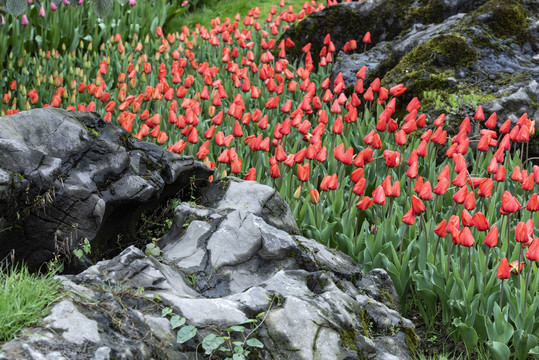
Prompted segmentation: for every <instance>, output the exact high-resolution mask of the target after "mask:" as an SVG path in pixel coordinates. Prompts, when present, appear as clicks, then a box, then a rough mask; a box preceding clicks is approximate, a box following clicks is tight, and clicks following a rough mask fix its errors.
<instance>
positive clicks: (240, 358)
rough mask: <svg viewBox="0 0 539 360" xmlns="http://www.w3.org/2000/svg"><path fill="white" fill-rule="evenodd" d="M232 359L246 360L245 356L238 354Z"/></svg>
mask: <svg viewBox="0 0 539 360" xmlns="http://www.w3.org/2000/svg"><path fill="white" fill-rule="evenodd" d="M232 359H234V360H245V355H243V354H238V353H236V354H234V355H233V356H232Z"/></svg>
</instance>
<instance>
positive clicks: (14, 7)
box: [6, 0, 28, 17]
mask: <svg viewBox="0 0 539 360" xmlns="http://www.w3.org/2000/svg"><path fill="white" fill-rule="evenodd" d="M27 7H28V1H27V0H7V3H6V9H7V12H8V13H10V14H11V15H13V16H15V17H17V16H19V15H21V14H22V13H24V12H25V11H26V8H27Z"/></svg>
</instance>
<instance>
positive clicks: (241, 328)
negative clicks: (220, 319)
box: [225, 325, 245, 332]
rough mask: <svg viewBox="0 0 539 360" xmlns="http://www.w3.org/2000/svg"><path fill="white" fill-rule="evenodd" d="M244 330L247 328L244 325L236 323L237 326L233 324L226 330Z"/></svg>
mask: <svg viewBox="0 0 539 360" xmlns="http://www.w3.org/2000/svg"><path fill="white" fill-rule="evenodd" d="M244 330H245V328H244V327H243V326H239V325H236V326H231V327H229V328H228V329H226V330H225V331H236V332H243V331H244Z"/></svg>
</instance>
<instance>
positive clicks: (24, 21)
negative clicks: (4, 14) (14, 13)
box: [21, 14, 28, 26]
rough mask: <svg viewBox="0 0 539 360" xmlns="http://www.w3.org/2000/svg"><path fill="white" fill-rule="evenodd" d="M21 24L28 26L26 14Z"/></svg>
mask: <svg viewBox="0 0 539 360" xmlns="http://www.w3.org/2000/svg"><path fill="white" fill-rule="evenodd" d="M21 25H22V26H26V25H28V18H27V17H26V14H24V15H23V16H22V18H21Z"/></svg>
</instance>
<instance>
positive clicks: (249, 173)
mask: <svg viewBox="0 0 539 360" xmlns="http://www.w3.org/2000/svg"><path fill="white" fill-rule="evenodd" d="M243 180H248V181H256V168H254V167H252V168H250V169H249V170H248V171H247V174H245V177H244V178H243Z"/></svg>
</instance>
